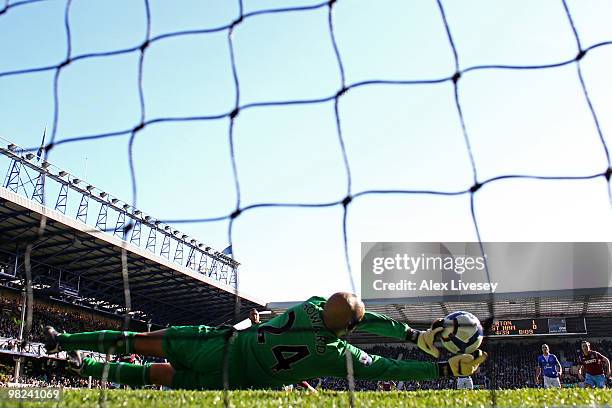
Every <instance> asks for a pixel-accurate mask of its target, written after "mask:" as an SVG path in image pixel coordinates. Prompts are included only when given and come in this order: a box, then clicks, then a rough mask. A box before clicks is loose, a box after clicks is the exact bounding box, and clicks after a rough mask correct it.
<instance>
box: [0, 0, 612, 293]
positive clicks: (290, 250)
mask: <svg viewBox="0 0 612 408" xmlns="http://www.w3.org/2000/svg"><path fill="white" fill-rule="evenodd" d="M65 4H66V3H65V1H64V0H47V1H41V2H38V3H32V4H26V5H23V6H19V7H14V8H11V9H9V10H8V11H7V12H6V13H5V14H3V15H1V16H0V39H1V40H0V55H2V56H3V57H2V58H1V59H0V73H2V72H7V71H12V70H17V69H25V68H33V67H39V66H47V65H55V64H57V63H59V62H61V61H62V60H63V59H64V57H65V55H66V33H65V28H64V24H63V15H64V9H65ZM313 4H317V3H316V2H314V1H305V0H304V1H281V0H275V1H269V0H267V1H248V0H245V1H244V12H245V13H248V12H252V11H256V10H263V9H271V8H277V7H296V6H299V5H313ZM442 4H443V6H444V9H445V13H446V16H447V19H448V24H449V27H450V30H451V33H452V35H453V39H454V41H455V45H456V47H457V53H458V58H459V66H460V68H461V69H465V68H468V67H473V66H477V65H495V64H502V65H538V64H554V63H558V62H562V61H566V60H569V59H571V58H573V57H574V56H575V55H576V54H577V52H578V50H577V46H576V41H575V39H574V36H573V33H572V30H571V26H570V24H569V22H568V19H567V16H566V14H565V11H564V8H563V3H562V2H561V1H551V0H546V1H543V0H542V1H538V2H533V1H504V2H495V3H491V2H487V1H475V0H471V1H462V2H457V1H443V2H442ZM567 4H568V7H569V10H570V12H571V13H572V16H573V18H574V22H575V25H576V28H577V31H578V34H579V36H580V39H581V42H582V45H583V48H587V47H589V46H591V45H594V44H597V43H600V42H604V41H610V40H612V25H610V24H609V18H610V16H612V3H610V2H608V1H604V0H601V1H594V0H588V1H585V0H581V1H568V2H567ZM150 9H151V35H152V37H154V36H157V35H160V34H164V33H168V32H172V31H182V30H190V29H201V28H212V27H218V26H223V25H226V24H228V23H229V22H231V21H232V20H233V19H235V18H236V17H237V16H238V10H239V8H238V2H237V1H221V0H217V1H211V0H208V1H185V0H181V1H172V2H171V1H161V0H157V1H151V2H150ZM327 12H328V9H327V7H321V8H317V9H314V10H310V11H304V12H294V13H276V14H270V15H259V16H254V17H251V18H247V19H245V20H244V21H243V22H242V23H240V24H239V25H238V26H236V28H235V30H234V33H233V37H232V40H233V44H234V52H235V57H236V68H237V73H238V80H239V88H240V104H241V105H245V104H249V103H256V102H263V101H283V100H293V99H298V100H303V99H312V98H322V97H328V96H331V95H334V94H335V93H336V92H337V91H338V90H339V89H340V86H341V75H340V70H339V67H338V64H337V61H336V58H335V55H334V50H333V47H332V43H331V38H330V33H329V29H328V22H327ZM333 24H334V33H335V36H336V41H337V44H338V49H339V52H340V55H341V58H342V62H343V67H344V70H345V74H346V83H347V84H348V85H350V84H354V83H357V82H360V81H366V80H373V79H381V80H426V79H437V78H445V77H449V76H451V75H452V74H453V73H454V59H453V53H452V49H451V47H450V45H449V42H448V39H447V36H446V32H445V29H444V25H443V23H442V19H441V16H440V11H439V9H438V7H437V4H436V3H435V2H434V1H390V0H385V1H381V0H379V1H365V0H353V1H350V0H339V1H338V2H337V3H336V5H335V6H334V13H333ZM70 28H71V38H72V56H77V55H80V54H86V53H91V52H103V51H110V50H115V49H121V48H129V47H132V46H134V45H137V44H140V43H141V42H142V40H143V38H144V36H145V29H146V19H145V9H144V2H143V1H135V0H133V1H129V2H125V1H118V0H107V1H104V2H94V1H85V0H74V1H73V2H72V6H71V9H70ZM138 59H139V53H138V52H132V53H129V54H123V55H117V56H113V57H104V58H91V59H83V60H79V61H75V62H73V63H71V64H70V65H68V66H67V67H65V68H64V69H63V70H62V71H61V74H60V78H59V106H60V110H59V120H58V127H57V139H56V140H57V141H61V140H63V139H68V138H72V137H75V136H81V135H89V134H97V133H103V132H112V131H117V130H124V129H129V128H132V127H134V126H135V125H136V124H138V121H139V117H140V105H139V99H138V87H137V74H138V70H137V68H138ZM581 68H582V71H583V76H584V79H585V84H586V86H587V89H588V92H589V95H590V96H591V98H592V102H593V106H594V109H595V111H596V113H597V115H598V119H599V121H600V126H601V129H602V132H603V135H604V138H605V141H606V143H607V145H608V146H612V115H611V111H612V77H611V76H610V75H609V72H610V69H611V68H612V46H603V47H599V48H595V49H593V50H592V51H590V52H589V53H588V54H587V56H586V57H585V58H584V59H583V60H582V61H581ZM53 76H54V71H47V72H40V73H32V74H27V75H12V76H0V136H2V137H4V138H6V139H8V140H12V141H14V142H15V143H17V144H19V145H22V146H36V145H38V143H40V135H41V132H42V130H43V129H44V127H45V126H46V125H48V126H51V123H52V120H53ZM143 90H144V98H145V117H146V119H147V120H150V119H155V118H161V117H185V116H200V115H217V114H223V113H226V112H229V111H231V110H232V109H233V107H234V103H235V99H234V98H235V93H236V89H235V85H234V81H233V78H232V71H231V62H230V53H229V47H228V39H227V31H221V32H218V33H213V34H205V35H191V36H181V37H173V38H167V39H164V40H160V41H157V42H155V43H153V44H152V45H151V46H150V47H149V48H148V49H147V50H146V52H145V59H144V69H143ZM453 98H454V96H453V86H452V83H451V82H450V81H446V82H443V83H439V84H432V85H410V86H406V85H403V86H400V85H371V86H363V87H358V88H355V89H352V90H350V91H349V92H347V93H346V94H345V95H343V96H342V97H341V98H340V103H339V114H340V119H341V125H342V132H343V137H344V142H345V145H346V152H347V157H348V163H349V166H350V169H351V174H352V192H353V193H357V192H360V191H365V190H371V189H376V190H379V189H427V190H442V191H457V190H463V189H466V188H469V186H470V185H471V184H472V171H471V166H470V161H469V156H468V154H467V150H466V145H465V143H464V140H463V134H462V132H461V124H460V121H459V116H458V114H457V109H456V107H455V103H454V99H453ZM459 98H460V101H461V105H462V108H463V113H464V118H465V123H466V127H467V131H468V134H469V136H470V140H471V144H472V149H473V153H474V161H475V165H476V169H477V172H478V178H479V180H484V179H488V178H492V177H496V176H500V175H505V174H533V175H543V176H555V175H559V176H566V175H567V176H569V175H574V176H583V175H589V174H594V173H600V172H603V171H605V169H606V166H607V164H606V163H607V160H606V157H605V154H604V150H603V147H602V144H601V142H600V140H599V137H598V134H597V131H596V128H595V126H594V121H593V118H592V116H591V113H590V111H589V109H588V106H587V104H586V102H585V98H584V95H583V93H582V88H581V86H580V82H579V80H578V74H577V66H576V64H569V65H565V66H562V67H558V68H552V69H545V70H520V71H518V70H499V69H496V70H476V71H471V72H467V73H465V74H464V75H463V77H462V78H461V79H460V81H459ZM228 128H229V119H227V118H223V119H218V120H212V121H196V122H171V123H158V124H152V125H149V126H147V127H145V129H144V130H142V131H141V132H139V133H138V134H137V136H136V139H135V143H134V156H133V158H134V163H135V171H136V176H137V187H138V201H137V202H138V207H139V208H141V209H143V210H144V211H146V212H147V213H149V214H152V215H154V216H156V217H158V218H160V219H192V218H206V217H216V216H222V215H226V214H229V213H231V212H232V211H233V209H234V207H235V203H236V191H235V188H234V181H233V175H232V168H231V161H230V149H229V143H228ZM128 139H129V136H127V135H125V136H118V137H113V138H107V139H101V140H95V141H83V142H74V143H67V144H63V145H60V146H58V147H57V148H55V149H53V150H52V151H51V153H50V156H49V160H50V161H51V162H53V163H54V164H56V165H57V166H59V167H61V168H65V169H67V170H68V171H70V172H71V173H74V174H75V175H78V176H81V177H83V176H85V174H84V173H85V162H87V174H86V176H87V179H88V180H89V181H90V182H91V183H92V184H94V185H96V186H99V187H101V188H103V189H106V190H108V191H109V192H112V193H113V194H114V195H115V196H117V197H120V198H123V199H124V200H126V201H128V202H131V199H132V197H131V191H132V188H131V187H132V186H131V181H130V177H129V164H128V149H127V147H128ZM234 141H235V157H236V160H237V171H238V177H239V181H240V186H241V204H242V206H243V207H244V206H247V205H250V204H255V203H262V202H280V203H287V202H300V203H320V202H330V201H336V200H342V198H343V197H344V196H345V195H346V186H347V175H346V171H345V168H344V164H343V160H342V153H341V149H340V145H339V142H338V137H337V130H336V124H335V116H334V104H333V101H329V102H324V103H319V104H311V105H294V106H281V107H279V106H273V107H257V108H250V109H245V110H243V111H241V112H240V114H239V115H238V117H237V118H236V120H235V128H234ZM475 200H476V212H477V220H478V223H479V226H480V228H481V234H482V239H483V240H485V241H486V240H489V241H610V240H611V238H612V237H611V235H612V212H611V211H610V210H611V208H610V203H609V201H608V196H607V188H606V183H605V180H604V179H603V178H598V179H593V180H586V181H533V180H504V181H498V182H494V183H491V184H488V185H486V186H485V187H483V188H482V189H481V190H479V191H478V192H477V194H476V196H475ZM348 208H349V212H348V219H347V238H348V245H349V254H350V259H351V264H352V266H353V277H354V280H355V282H356V284H357V288H358V287H359V259H360V256H359V247H360V242H362V241H425V240H428V241H472V240H475V239H476V235H475V231H474V227H473V224H472V221H471V217H470V207H469V196H468V195H461V196H454V197H439V196H427V195H369V196H362V197H359V198H357V199H355V200H354V201H353V202H352V203H351V204H350V206H349V207H348ZM342 214H343V211H342V207H341V206H335V207H329V208H319V209H299V208H267V209H256V210H252V211H247V212H245V213H244V214H242V215H241V216H240V217H239V218H238V219H237V220H236V222H235V223H234V227H233V241H234V252H235V255H236V258H237V259H238V260H239V261H240V262H242V264H243V267H242V268H241V280H240V283H241V289H242V290H244V291H246V292H248V293H251V294H253V295H256V296H258V297H260V298H263V299H265V300H297V299H302V298H305V297H308V296H310V295H312V294H322V295H327V294H330V293H332V292H334V291H337V290H350V289H351V288H350V284H349V279H348V274H347V267H346V262H345V260H344V251H343V241H342ZM178 228H179V229H180V230H182V231H184V232H186V233H188V234H189V235H191V236H193V237H196V238H198V239H199V240H200V241H202V242H206V243H209V244H211V245H212V246H214V247H216V248H218V249H223V248H224V247H225V246H226V245H227V244H228V233H227V231H228V221H220V222H215V223H205V224H203V223H193V224H181V225H179V226H178Z"/></svg>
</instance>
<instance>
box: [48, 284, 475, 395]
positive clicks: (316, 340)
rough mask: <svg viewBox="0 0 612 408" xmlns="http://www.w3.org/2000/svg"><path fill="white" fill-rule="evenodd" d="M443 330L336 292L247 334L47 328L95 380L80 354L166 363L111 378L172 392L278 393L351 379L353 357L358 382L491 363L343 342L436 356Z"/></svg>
mask: <svg viewBox="0 0 612 408" xmlns="http://www.w3.org/2000/svg"><path fill="white" fill-rule="evenodd" d="M442 329H443V327H442V325H441V320H437V321H436V322H434V324H432V327H431V328H430V329H428V330H424V331H419V330H415V329H412V328H411V327H410V326H408V325H407V324H405V323H401V322H398V321H396V320H393V319H391V318H389V317H387V316H385V315H382V314H378V313H371V312H366V311H365V306H364V304H363V302H362V301H361V300H360V299H359V298H358V297H357V296H355V295H353V294H350V293H345V292H338V293H335V294H333V295H332V296H331V297H330V298H329V299H325V298H323V297H317V296H315V297H311V298H310V299H308V300H307V301H305V302H303V303H301V304H299V305H296V306H294V307H292V308H290V309H288V310H287V311H286V312H285V313H283V314H282V315H279V316H276V317H274V318H273V319H271V320H270V321H268V322H266V323H263V324H258V325H254V326H252V327H250V328H248V329H245V330H236V329H234V328H233V327H231V326H220V327H210V326H174V327H169V328H167V329H164V330H159V331H154V332H150V333H134V332H126V331H111V330H103V331H96V332H87V333H74V334H69V333H61V334H60V333H58V332H57V331H56V330H55V329H54V328H52V327H46V328H45V347H46V349H47V353H48V354H53V353H57V352H59V351H67V352H68V367H69V369H71V370H72V371H75V372H77V373H78V374H80V375H81V376H84V377H87V376H92V377H94V378H102V377H103V371H104V365H105V364H104V363H99V362H97V361H95V360H93V359H91V358H83V354H82V353H81V352H80V351H79V350H90V351H97V352H100V353H110V354H132V353H136V354H141V355H145V356H152V357H161V358H165V359H166V360H167V361H168V363H146V364H144V365H135V364H129V363H107V364H108V366H109V367H108V373H107V374H108V376H107V379H108V380H109V381H112V382H116V383H120V384H125V385H132V386H141V385H163V386H167V387H171V388H174V389H201V390H208V389H223V388H224V382H225V386H227V387H228V388H230V389H244V388H278V387H280V386H283V385H287V384H295V383H300V382H301V381H302V380H306V379H311V378H318V377H343V378H345V377H346V376H347V362H348V361H349V360H348V359H349V358H350V361H351V362H352V370H353V375H354V378H355V379H358V380H395V381H406V380H430V379H436V378H440V377H449V376H468V375H471V374H473V373H474V372H475V371H476V369H477V368H478V366H479V365H480V364H482V363H483V362H484V361H485V360H486V358H487V354H486V353H485V352H482V351H480V350H476V351H475V352H474V353H472V354H460V355H456V356H453V357H451V358H450V359H449V360H448V361H439V362H424V361H414V360H395V359H389V358H384V357H380V356H377V355H370V354H368V353H366V352H365V351H363V350H361V349H359V348H357V347H355V346H353V345H351V344H349V343H347V341H346V340H345V339H343V337H345V336H346V335H348V334H349V333H350V332H351V331H353V330H359V331H364V332H368V333H372V334H376V335H380V336H386V337H393V338H397V339H400V340H403V341H407V342H412V343H415V344H416V345H417V346H418V348H419V349H421V350H422V351H424V352H425V353H427V354H430V355H431V356H433V357H435V358H438V357H439V356H440V352H439V351H438V349H437V348H436V347H435V345H434V341H435V337H436V335H437V334H438V333H439V332H440V331H442ZM347 354H348V357H347ZM225 364H227V371H226V372H225V373H224V365H225ZM224 379H225V381H224Z"/></svg>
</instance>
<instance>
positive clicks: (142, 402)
mask: <svg viewBox="0 0 612 408" xmlns="http://www.w3.org/2000/svg"><path fill="white" fill-rule="evenodd" d="M104 394H105V396H106V402H105V403H103V405H102V406H105V407H107V408H115V407H117V408H119V407H137V408H138V407H142V408H144V407H160V408H170V407H187V408H191V407H194V408H195V407H223V400H224V394H223V392H220V391H154V390H135V391H124V390H108V391H106V392H105V393H104ZM228 397H229V400H230V405H231V406H233V407H261V408H268V407H270V408H271V407H275V408H280V407H312V408H319V407H347V406H349V394H348V393H347V392H334V391H323V392H319V393H317V394H309V393H306V392H302V391H289V392H284V391H233V392H229V393H228ZM492 397H493V394H492V392H490V391H482V390H478V391H458V390H445V391H410V392H357V393H355V406H356V407H364V408H365V407H489V406H493V405H492ZM495 397H496V405H497V406H498V407H555V406H564V407H568V406H589V407H597V406H612V390H585V389H575V388H574V389H563V390H536V389H522V390H504V391H497V392H495ZM99 401H100V391H98V390H66V391H64V393H63V395H62V399H61V401H59V403H58V402H55V401H54V402H21V403H20V402H18V401H15V400H10V401H9V400H3V401H0V407H19V406H21V407H57V408H61V407H66V408H68V407H75V408H76V407H97V406H98V403H99Z"/></svg>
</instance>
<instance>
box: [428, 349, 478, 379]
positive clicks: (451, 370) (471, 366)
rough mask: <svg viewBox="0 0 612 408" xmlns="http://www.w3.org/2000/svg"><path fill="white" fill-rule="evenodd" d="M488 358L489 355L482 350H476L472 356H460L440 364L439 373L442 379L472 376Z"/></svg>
mask: <svg viewBox="0 0 612 408" xmlns="http://www.w3.org/2000/svg"><path fill="white" fill-rule="evenodd" d="M487 357H488V355H487V353H485V352H484V351H482V350H476V351H474V352H473V353H472V354H458V355H456V356H454V357H451V358H449V359H448V361H447V362H442V363H438V372H439V373H440V377H449V376H451V375H453V376H455V377H465V376H468V375H472V374H474V373H475V372H476V370H477V369H478V366H479V365H481V364H482V363H484V362H485V360H486V359H487Z"/></svg>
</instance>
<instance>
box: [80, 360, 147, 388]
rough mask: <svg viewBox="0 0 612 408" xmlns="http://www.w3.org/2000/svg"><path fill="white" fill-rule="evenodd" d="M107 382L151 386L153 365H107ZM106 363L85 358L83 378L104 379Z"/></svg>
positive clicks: (81, 372)
mask: <svg viewBox="0 0 612 408" xmlns="http://www.w3.org/2000/svg"><path fill="white" fill-rule="evenodd" d="M107 364H108V376H107V377H106V380H107V381H110V382H115V383H119V384H125V385H148V384H151V376H150V371H151V363H146V364H144V365H137V364H129V363H107ZM104 365H105V364H104V363H98V362H97V361H96V360H94V359H93V358H84V359H83V367H82V368H81V371H80V374H81V376H82V377H88V376H92V377H94V378H97V379H102V376H103V375H104Z"/></svg>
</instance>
